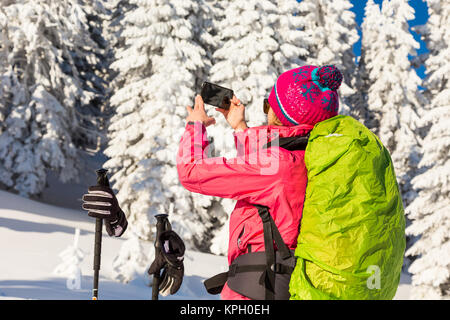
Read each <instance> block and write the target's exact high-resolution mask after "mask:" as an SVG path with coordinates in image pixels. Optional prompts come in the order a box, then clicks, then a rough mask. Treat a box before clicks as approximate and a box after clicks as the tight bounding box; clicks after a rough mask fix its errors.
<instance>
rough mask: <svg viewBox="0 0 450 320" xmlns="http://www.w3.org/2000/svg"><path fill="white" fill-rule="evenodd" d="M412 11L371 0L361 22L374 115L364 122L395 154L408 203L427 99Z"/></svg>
mask: <svg viewBox="0 0 450 320" xmlns="http://www.w3.org/2000/svg"><path fill="white" fill-rule="evenodd" d="M413 18H414V10H413V9H412V8H411V7H410V6H409V4H408V3H406V2H404V1H401V0H392V1H383V4H382V10H381V11H380V8H379V7H378V5H376V4H374V2H373V0H369V1H368V2H367V5H366V9H365V19H364V22H363V24H362V34H363V38H362V48H361V51H362V54H363V60H361V63H363V64H364V69H363V70H364V71H365V74H362V75H361V77H362V79H363V80H364V81H365V82H364V84H363V85H362V87H361V89H360V90H362V91H363V94H364V95H365V96H366V97H367V103H368V113H369V114H370V116H371V119H369V121H368V122H367V123H366V124H367V125H368V126H369V128H370V129H372V130H373V131H374V132H375V133H376V134H377V135H378V136H379V137H380V139H381V141H382V142H383V144H384V145H385V146H386V147H387V148H388V150H389V151H390V153H391V156H392V160H393V163H394V167H395V171H396V175H397V180H398V182H399V185H400V189H401V191H402V194H403V200H404V204H405V206H406V205H408V204H409V203H410V202H411V200H412V199H413V198H414V196H415V193H414V191H413V190H412V188H411V183H410V180H411V178H412V177H414V175H415V171H416V170H417V164H418V159H419V152H420V151H419V147H420V143H421V139H420V136H419V135H418V134H417V131H418V129H419V127H418V119H419V114H420V112H421V109H422V107H421V105H422V104H424V103H426V100H425V99H424V97H423V96H422V95H421V93H420V92H419V89H418V86H419V85H420V83H421V82H420V78H419V77H418V76H417V74H416V73H415V71H414V69H413V68H411V62H410V61H409V60H408V55H415V52H416V51H415V49H417V48H418V47H419V44H418V43H417V42H416V41H415V40H414V38H413V36H412V35H411V33H410V32H409V29H408V20H411V19H413Z"/></svg>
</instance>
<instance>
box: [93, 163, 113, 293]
mask: <svg viewBox="0 0 450 320" xmlns="http://www.w3.org/2000/svg"><path fill="white" fill-rule="evenodd" d="M107 172H108V170H106V169H99V170H97V171H96V173H97V185H98V186H105V187H109V181H108V177H107V176H106V173H107ZM102 229H103V220H102V219H101V218H96V220H95V243H94V285H93V289H92V300H97V299H98V276H99V271H100V257H101V253H102Z"/></svg>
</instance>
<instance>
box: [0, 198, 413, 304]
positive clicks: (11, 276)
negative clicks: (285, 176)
mask: <svg viewBox="0 0 450 320" xmlns="http://www.w3.org/2000/svg"><path fill="white" fill-rule="evenodd" d="M75 228H79V229H80V231H81V233H80V238H79V243H78V248H79V249H81V250H83V251H84V253H85V257H84V260H83V262H82V263H81V271H82V281H81V289H80V290H70V289H68V288H67V285H66V281H67V279H66V278H65V277H63V276H59V275H57V274H54V272H53V271H54V269H55V268H56V266H58V265H59V264H60V263H61V262H62V260H61V258H60V257H59V254H60V253H61V252H62V251H63V250H64V249H66V248H67V247H68V246H69V245H71V244H72V243H73V238H74V234H75ZM93 231H94V221H93V219H91V218H90V217H88V216H87V215H86V214H85V213H84V212H83V211H82V210H74V209H66V208H61V207H56V206H52V205H48V204H44V203H40V202H36V201H32V200H29V199H25V198H23V197H20V196H17V195H14V194H11V193H8V192H4V191H0V299H82V300H84V299H86V300H89V299H91V288H92V275H93V271H92V261H93V241H94V232H93ZM122 241H124V239H116V238H110V237H108V235H107V234H106V233H104V235H103V244H102V261H101V270H100V285H99V287H100V288H99V292H100V293H99V298H100V299H151V293H152V292H151V288H150V287H148V286H147V285H146V281H147V279H146V278H145V276H144V273H142V274H141V276H139V277H137V278H136V279H135V280H133V281H131V282H130V283H128V284H123V283H120V282H117V281H114V280H113V279H112V261H113V258H114V256H115V255H116V253H117V250H119V248H120V246H121V242H122ZM151 245H152V244H151V243H147V244H146V246H148V249H150V246H151ZM185 257H186V259H185V274H186V276H185V278H184V282H183V285H182V287H181V288H180V290H179V292H178V293H177V294H176V295H174V296H171V297H168V298H169V299H218V298H219V297H218V296H212V295H209V294H208V293H207V292H206V291H205V289H204V287H203V283H202V282H203V280H204V279H206V278H208V277H210V276H212V275H214V274H216V273H219V272H223V271H224V270H225V269H226V265H227V261H226V258H225V257H222V256H215V255H211V254H204V253H200V252H195V251H187V253H186V255H185ZM409 282H410V279H409V278H408V277H406V276H404V277H402V280H401V284H400V287H399V290H398V292H397V295H396V299H408V297H409V291H410V284H409ZM164 299H167V298H164Z"/></svg>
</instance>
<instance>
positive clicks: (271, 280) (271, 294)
mask: <svg viewBox="0 0 450 320" xmlns="http://www.w3.org/2000/svg"><path fill="white" fill-rule="evenodd" d="M254 206H255V207H256V208H257V209H258V214H259V216H260V217H261V220H262V223H263V231H264V247H265V264H262V263H261V264H245V265H241V264H240V263H238V262H237V261H238V260H240V259H238V258H241V257H242V258H244V257H243V256H240V257H238V258H236V260H235V261H233V263H232V264H231V265H230V267H229V270H228V271H227V272H222V273H219V274H217V275H215V276H213V277H212V278H209V279H207V280H205V281H204V283H203V284H204V285H205V288H206V290H207V291H208V293H210V294H219V293H220V292H222V289H223V286H224V285H225V283H226V282H227V280H228V278H230V277H234V276H235V275H236V274H239V273H249V272H250V273H251V272H258V273H261V276H260V277H259V284H260V285H261V286H262V287H264V289H265V297H264V299H266V300H274V299H275V274H289V275H290V274H291V273H292V271H293V270H294V268H293V266H290V265H289V263H284V264H283V263H277V261H276V254H275V248H274V242H275V245H276V247H277V250H278V255H279V258H281V260H283V261H286V260H287V259H290V258H293V257H294V255H293V253H292V252H291V251H290V250H289V248H288V247H287V246H286V244H285V243H284V241H283V238H282V236H281V233H280V231H279V230H278V228H277V226H276V224H275V221H273V219H272V216H271V215H270V213H269V208H268V207H266V206H262V205H257V204H254ZM258 253H259V252H255V253H247V254H245V256H247V255H248V256H249V259H250V260H253V259H252V258H250V256H251V255H253V254H258ZM253 261H254V260H253ZM241 262H242V261H241ZM261 262H262V261H261ZM249 286H251V284H249Z"/></svg>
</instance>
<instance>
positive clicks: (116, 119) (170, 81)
mask: <svg viewBox="0 0 450 320" xmlns="http://www.w3.org/2000/svg"><path fill="white" fill-rule="evenodd" d="M129 4H130V9H129V10H127V11H126V12H124V16H123V19H120V21H119V24H120V25H121V26H120V29H121V30H120V36H121V37H123V39H124V43H123V45H124V46H123V47H119V48H117V49H116V51H115V62H114V63H113V64H112V65H111V67H112V69H114V70H115V71H116V72H117V76H116V78H115V81H114V85H113V90H114V94H113V95H112V97H111V101H110V102H111V105H112V106H113V107H114V108H115V111H116V114H115V115H114V116H113V117H112V119H111V122H110V125H109V138H110V140H109V143H108V147H107V149H106V150H105V154H106V155H108V156H109V157H110V160H109V161H108V162H107V163H106V164H105V165H106V166H107V167H108V168H110V169H112V171H113V172H114V174H113V176H112V177H111V181H112V182H113V183H114V188H115V189H117V190H118V194H117V197H118V199H119V202H120V203H121V206H122V207H123V209H124V211H125V212H126V213H127V215H128V222H129V228H130V231H131V232H132V233H134V234H135V235H136V236H138V237H139V238H140V239H146V240H149V239H152V238H153V236H154V228H152V226H154V223H155V219H154V218H152V216H153V215H155V214H157V213H168V208H169V207H170V204H173V208H174V210H173V213H171V214H170V217H169V218H170V221H171V223H172V226H173V228H174V230H176V231H177V232H178V233H179V234H180V236H181V237H182V238H183V239H184V240H185V242H186V244H187V245H188V246H196V247H198V248H202V249H206V248H207V239H206V240H205V237H204V235H205V234H206V233H207V231H208V230H209V229H210V228H211V227H212V225H213V223H214V216H211V215H210V214H209V213H208V208H209V207H211V205H212V202H211V201H212V198H211V197H206V196H202V195H198V194H192V193H190V192H189V191H187V190H186V189H184V188H183V187H182V186H181V184H180V183H179V181H178V173H177V169H176V154H177V151H178V144H179V141H180V138H181V135H182V133H183V131H184V127H185V121H184V119H185V118H186V106H187V105H192V102H193V99H194V97H195V93H196V90H198V87H197V84H198V83H200V80H203V79H204V78H205V73H206V71H207V69H208V67H209V65H210V62H209V59H208V56H207V54H206V51H205V49H204V47H206V46H208V45H213V43H212V42H211V43H209V41H213V40H214V39H213V38H212V37H210V36H208V34H207V29H205V28H203V27H201V26H205V23H206V22H205V17H209V16H210V13H209V8H210V7H209V6H208V3H207V2H203V1H191V0H189V1H169V0H130V1H129ZM197 92H198V91H197ZM124 250H128V249H127V248H125V247H124ZM143 254H146V253H143ZM121 255H122V256H124V257H129V258H128V260H129V259H135V260H136V257H131V253H130V254H125V253H123V252H122V253H121ZM123 263H127V261H123ZM119 264H120V262H119V261H117V263H116V267H117V269H118V270H120V268H119V267H120V266H119Z"/></svg>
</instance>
